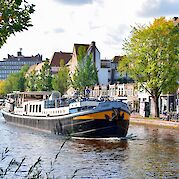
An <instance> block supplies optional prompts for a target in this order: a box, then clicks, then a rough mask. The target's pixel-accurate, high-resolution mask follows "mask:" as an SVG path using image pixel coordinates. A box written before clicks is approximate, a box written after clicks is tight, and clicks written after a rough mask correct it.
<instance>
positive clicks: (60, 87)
mask: <svg viewBox="0 0 179 179" xmlns="http://www.w3.org/2000/svg"><path fill="white" fill-rule="evenodd" d="M70 82H71V81H70V75H69V69H68V68H67V67H66V66H65V63H64V60H63V59H62V60H60V69H59V71H58V73H57V74H56V75H55V76H54V78H53V80H52V87H53V89H54V90H56V91H60V93H61V94H62V95H63V94H64V93H65V92H66V91H67V89H68V87H69V85H70Z"/></svg>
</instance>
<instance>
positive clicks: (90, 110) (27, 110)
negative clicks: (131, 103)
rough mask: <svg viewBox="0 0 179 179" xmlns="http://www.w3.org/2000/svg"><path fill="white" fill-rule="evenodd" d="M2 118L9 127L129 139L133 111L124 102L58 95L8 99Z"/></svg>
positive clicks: (21, 95)
mask: <svg viewBox="0 0 179 179" xmlns="http://www.w3.org/2000/svg"><path fill="white" fill-rule="evenodd" d="M7 96H8V98H7V99H6V103H5V107H4V108H3V109H2V114H3V116H4V118H5V120H6V121H7V122H9V123H14V124H18V125H23V126H28V127H33V128H37V129H41V130H47V131H51V132H53V133H55V134H62V135H70V136H75V137H91V138H95V137H96V138H101V137H105V138H106V137H125V136H126V135H127V131H128V126H129V119H130V111H129V108H128V106H127V104H125V103H123V102H120V101H98V100H90V99H85V98H83V99H71V98H62V97H60V94H59V93H58V92H52V93H51V92H15V93H12V94H8V95H7Z"/></svg>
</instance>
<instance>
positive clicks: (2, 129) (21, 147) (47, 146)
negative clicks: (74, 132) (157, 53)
mask: <svg viewBox="0 0 179 179" xmlns="http://www.w3.org/2000/svg"><path fill="white" fill-rule="evenodd" d="M64 141H65V138H63V137H60V136H56V135H52V134H50V133H44V132H41V131H37V130H33V129H28V128H23V127H17V126H14V125H11V124H7V123H5V121H4V119H3V117H2V115H1V114H0V154H1V155H0V167H1V168H2V169H3V172H5V170H6V169H7V168H8V165H9V163H10V161H11V160H12V159H15V160H16V161H18V162H19V163H20V162H21V160H22V159H23V158H25V160H24V161H23V163H22V165H21V167H20V168H19V169H18V171H17V172H16V173H15V170H16V169H17V166H16V165H12V166H11V167H9V168H10V169H8V170H7V174H6V175H5V177H4V178H12V179H13V178H26V176H27V173H28V170H29V169H30V167H31V166H32V165H33V164H35V162H36V161H37V160H38V158H39V157H41V162H39V163H38V165H37V169H36V170H33V172H34V174H35V171H36V172H37V171H40V170H41V175H42V176H46V173H47V174H49V176H51V177H53V176H55V178H60V179H61V178H62V179H66V178H83V179H91V178H95V179H97V178H99V179H108V178H116V179H127V178H129V179H130V178H131V179H135V178H136V179H147V178H157V179H158V178H162V179H163V178H164V179H165V178H167V179H168V178H172V179H173V178H179V131H178V130H175V129H168V128H157V127H151V126H143V125H130V128H129V131H128V139H127V140H124V139H123V140H121V139H116V138H113V139H100V140H92V139H91V140H88V139H70V140H67V141H66V142H65V144H64V145H63V146H62V144H63V143H64ZM6 148H8V150H9V151H8V152H7V153H6V154H5V149H6ZM55 157H56V160H55ZM4 158H5V159H4ZM33 172H32V173H33ZM0 173H1V172H0ZM0 178H1V177H0Z"/></svg>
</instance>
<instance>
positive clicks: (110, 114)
mask: <svg viewBox="0 0 179 179" xmlns="http://www.w3.org/2000/svg"><path fill="white" fill-rule="evenodd" d="M106 115H107V116H108V117H109V118H110V119H111V118H112V117H113V115H115V113H114V111H113V110H110V111H104V112H96V113H92V114H87V115H83V116H77V117H74V118H73V120H86V119H91V120H95V119H101V120H104V119H106ZM122 115H124V120H129V118H130V115H129V114H128V113H126V112H124V111H120V116H122Z"/></svg>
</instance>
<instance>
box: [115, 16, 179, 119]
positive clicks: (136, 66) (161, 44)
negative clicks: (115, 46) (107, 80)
mask: <svg viewBox="0 0 179 179" xmlns="http://www.w3.org/2000/svg"><path fill="white" fill-rule="evenodd" d="M131 33H132V36H131V38H129V39H128V40H126V41H125V42H124V44H123V49H124V51H125V52H126V56H125V57H124V58H123V59H122V61H120V63H119V67H118V71H119V72H122V73H126V72H127V73H128V74H129V75H130V77H132V79H134V80H135V81H136V82H137V83H140V84H141V85H142V86H143V87H144V88H145V89H146V90H147V91H148V93H149V94H150V95H151V97H152V99H153V101H154V106H155V117H159V104H158V101H159V96H160V95H161V93H162V92H164V93H165V92H173V91H175V90H176V88H177V82H178V81H179V53H178V52H179V43H178V42H179V28H178V25H177V26H175V25H174V23H173V21H172V20H166V19H165V18H164V17H161V18H158V19H155V20H154V22H153V23H152V24H150V25H148V26H138V27H134V28H133V30H132V32H131Z"/></svg>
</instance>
